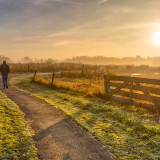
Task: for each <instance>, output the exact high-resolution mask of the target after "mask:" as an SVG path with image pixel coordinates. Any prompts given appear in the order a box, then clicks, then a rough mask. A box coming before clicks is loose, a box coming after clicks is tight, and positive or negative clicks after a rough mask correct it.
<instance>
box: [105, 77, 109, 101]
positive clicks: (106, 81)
mask: <svg viewBox="0 0 160 160" xmlns="http://www.w3.org/2000/svg"><path fill="white" fill-rule="evenodd" d="M104 87H105V97H106V98H108V97H109V92H108V91H109V78H108V76H107V75H104Z"/></svg>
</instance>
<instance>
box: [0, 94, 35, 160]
mask: <svg viewBox="0 0 160 160" xmlns="http://www.w3.org/2000/svg"><path fill="white" fill-rule="evenodd" d="M33 134H34V133H33V131H32V130H31V128H30V126H29V122H27V121H25V120H24V114H23V113H22V112H21V111H20V109H19V107H18V106H17V105H16V104H15V103H14V102H12V101H11V100H10V99H8V98H7V97H6V96H5V94H3V93H2V92H0V159H1V160H37V151H36V148H35V146H34V141H33V140H32V135H33Z"/></svg>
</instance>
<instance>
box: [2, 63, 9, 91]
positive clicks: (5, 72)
mask: <svg viewBox="0 0 160 160" xmlns="http://www.w3.org/2000/svg"><path fill="white" fill-rule="evenodd" d="M0 71H1V73H2V80H3V86H4V89H5V88H8V82H7V80H8V73H9V72H10V68H9V66H8V65H7V63H6V61H3V64H2V65H1V66H0Z"/></svg>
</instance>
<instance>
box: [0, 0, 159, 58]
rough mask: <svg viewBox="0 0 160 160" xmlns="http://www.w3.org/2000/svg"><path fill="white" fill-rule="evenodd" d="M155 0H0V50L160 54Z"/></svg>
mask: <svg viewBox="0 0 160 160" xmlns="http://www.w3.org/2000/svg"><path fill="white" fill-rule="evenodd" d="M159 8H160V1H159V0H0V36H1V38H0V54H3V55H6V56H9V57H10V58H12V59H13V60H19V59H21V58H22V57H24V56H30V57H31V58H54V59H64V58H71V57H72V56H84V55H86V56H107V57H111V56H114V57H124V56H132V57H133V56H136V55H140V56H143V57H148V56H159V55H160V16H159V15H160V9H159Z"/></svg>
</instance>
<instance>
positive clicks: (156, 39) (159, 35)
mask: <svg viewBox="0 0 160 160" xmlns="http://www.w3.org/2000/svg"><path fill="white" fill-rule="evenodd" d="M153 43H154V44H155V45H160V30H159V31H157V32H155V33H154V34H153Z"/></svg>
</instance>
